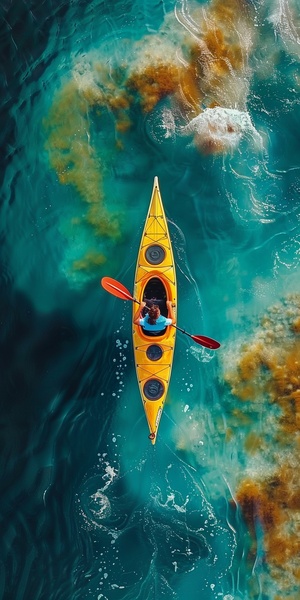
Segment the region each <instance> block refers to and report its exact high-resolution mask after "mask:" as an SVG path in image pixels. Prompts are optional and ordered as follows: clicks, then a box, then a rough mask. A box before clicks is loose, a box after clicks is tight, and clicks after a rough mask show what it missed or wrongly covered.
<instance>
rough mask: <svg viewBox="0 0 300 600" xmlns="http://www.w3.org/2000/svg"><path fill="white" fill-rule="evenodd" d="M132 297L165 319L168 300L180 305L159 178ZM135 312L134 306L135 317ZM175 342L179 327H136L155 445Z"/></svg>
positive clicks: (138, 370) (138, 367) (141, 376)
mask: <svg viewBox="0 0 300 600" xmlns="http://www.w3.org/2000/svg"><path fill="white" fill-rule="evenodd" d="M133 295H134V298H136V299H137V300H138V301H139V302H142V301H144V300H145V299H149V300H151V301H154V303H157V304H158V305H159V308H160V311H161V314H162V315H164V316H167V308H166V304H165V303H166V300H171V302H172V303H173V306H174V305H175V306H177V287H176V272H175V262H174V257H173V251H172V246H171V239H170V234H169V230H168V224H167V219H166V216H165V212H164V208H163V204H162V199H161V195H160V190H159V185H158V178H157V177H155V178H154V185H153V191H152V196H151V201H150V206H149V210H148V214H147V218H146V222H145V226H144V231H143V235H142V239H141V243H140V248H139V252H138V258H137V265H136V271H135V278H134V293H133ZM135 311H136V308H135V306H134V304H133V314H134V313H135ZM175 339H176V328H175V327H173V326H171V325H169V326H167V327H166V328H165V329H164V331H162V332H158V333H154V332H149V331H146V330H144V329H143V327H142V326H140V325H135V324H133V348H134V359H135V366H136V374H137V380H138V384H139V388H140V393H141V397H142V401H143V405H144V409H145V414H146V419H147V422H148V426H149V430H150V435H149V438H150V439H151V442H152V444H155V442H156V437H157V431H158V426H159V422H160V418H161V415H162V411H163V408H164V404H165V400H166V397H167V392H168V387H169V382H170V378H171V371H172V363H173V356H174V348H175Z"/></svg>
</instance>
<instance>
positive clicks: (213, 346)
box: [191, 335, 221, 350]
mask: <svg viewBox="0 0 300 600" xmlns="http://www.w3.org/2000/svg"><path fill="white" fill-rule="evenodd" d="M191 338H192V339H193V340H194V342H196V344H201V346H205V348H210V350H217V349H218V348H220V346H221V344H220V343H219V342H217V341H216V340H213V339H212V338H210V337H207V336H206V335H191Z"/></svg>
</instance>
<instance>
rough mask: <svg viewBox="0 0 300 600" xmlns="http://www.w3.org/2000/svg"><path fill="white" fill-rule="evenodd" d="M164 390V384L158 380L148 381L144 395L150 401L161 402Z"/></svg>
mask: <svg viewBox="0 0 300 600" xmlns="http://www.w3.org/2000/svg"><path fill="white" fill-rule="evenodd" d="M164 390H165V387H164V385H163V383H162V382H161V381H159V380H158V379H148V381H146V383H145V385H144V394H145V396H146V398H147V399H148V400H159V398H161V397H162V395H163V393H164Z"/></svg>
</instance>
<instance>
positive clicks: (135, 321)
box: [133, 302, 146, 325]
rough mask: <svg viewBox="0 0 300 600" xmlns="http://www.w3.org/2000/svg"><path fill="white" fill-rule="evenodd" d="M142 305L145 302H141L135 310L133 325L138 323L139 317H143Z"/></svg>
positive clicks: (144, 304)
mask: <svg viewBox="0 0 300 600" xmlns="http://www.w3.org/2000/svg"><path fill="white" fill-rule="evenodd" d="M144 306H146V302H141V304H140V306H139V308H138V309H137V311H136V313H135V315H134V317H133V322H134V324H135V325H139V324H140V319H142V318H143V315H142V311H143V308H144Z"/></svg>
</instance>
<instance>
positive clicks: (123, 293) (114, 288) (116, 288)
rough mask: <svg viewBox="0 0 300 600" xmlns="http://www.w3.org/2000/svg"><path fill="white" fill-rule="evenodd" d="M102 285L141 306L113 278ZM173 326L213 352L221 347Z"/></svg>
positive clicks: (103, 281)
mask: <svg viewBox="0 0 300 600" xmlns="http://www.w3.org/2000/svg"><path fill="white" fill-rule="evenodd" d="M101 285H102V287H103V288H104V289H105V290H106V291H107V292H109V293H110V294H113V296H117V298H121V299H122V300H131V301H132V302H135V303H136V304H139V305H140V304H141V302H139V300H137V299H136V298H134V297H133V296H132V295H131V294H130V292H129V291H128V290H127V288H126V287H125V286H124V285H123V284H122V283H120V282H119V281H117V280H116V279H112V277H102V279H101ZM147 308H148V307H147ZM171 325H172V327H175V329H178V330H179V331H181V332H182V333H184V334H185V335H187V336H188V337H190V338H191V339H192V340H194V342H196V344H201V346H204V347H206V348H210V349H211V350H217V348H219V347H220V345H221V344H220V343H219V342H217V341H216V340H213V339H212V338H210V337H207V336H206V335H192V334H191V333H188V332H187V331H185V329H182V328H181V327H178V325H175V323H172V324H171Z"/></svg>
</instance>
